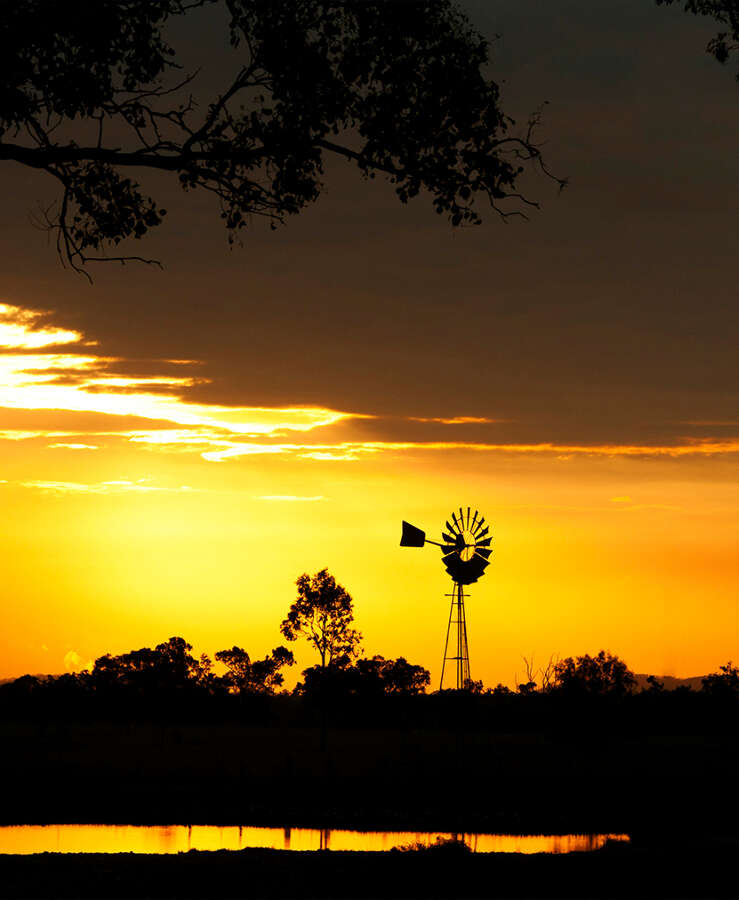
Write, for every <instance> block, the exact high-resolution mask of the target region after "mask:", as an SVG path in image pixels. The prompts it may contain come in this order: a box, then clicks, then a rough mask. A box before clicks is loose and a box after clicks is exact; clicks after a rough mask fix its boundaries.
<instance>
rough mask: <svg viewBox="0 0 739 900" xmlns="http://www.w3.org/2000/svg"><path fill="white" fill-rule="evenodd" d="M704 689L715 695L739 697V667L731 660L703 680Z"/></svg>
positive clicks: (707, 692)
mask: <svg viewBox="0 0 739 900" xmlns="http://www.w3.org/2000/svg"><path fill="white" fill-rule="evenodd" d="M702 689H703V691H704V692H705V693H706V694H711V695H712V696H714V697H739V668H738V667H737V666H735V665H733V663H732V662H731V660H729V662H727V663H726V665H725V666H719V671H718V672H712V673H711V674H710V675H706V677H705V678H704V679H703V680H702Z"/></svg>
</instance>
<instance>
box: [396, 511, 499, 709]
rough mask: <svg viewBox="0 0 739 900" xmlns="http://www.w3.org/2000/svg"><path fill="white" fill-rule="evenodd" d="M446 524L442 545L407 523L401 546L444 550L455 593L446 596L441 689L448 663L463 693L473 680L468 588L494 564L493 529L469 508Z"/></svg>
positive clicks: (445, 564) (445, 565)
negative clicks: (491, 560) (430, 546)
mask: <svg viewBox="0 0 739 900" xmlns="http://www.w3.org/2000/svg"><path fill="white" fill-rule="evenodd" d="M444 524H445V526H446V530H445V531H444V532H442V535H441V538H442V543H439V542H438V541H431V540H429V539H428V538H427V537H426V533H425V532H424V531H421V529H420V528H416V527H415V526H414V525H411V524H409V523H408V522H403V535H402V537H401V539H400V546H401V547H423V545H424V544H435V545H436V546H437V547H441V557H442V559H441V561H442V562H443V563H444V568H445V569H446V570H447V572H448V573H449V574H450V575H451V578H452V584H453V588H452V593H451V594H445V596H446V597H451V600H452V603H451V608H450V610H449V621H448V623H447V629H446V641H445V643H444V658H443V660H442V664H441V681H440V683H439V690H443V688H444V675H445V674H446V672H447V663H450V664H451V663H453V664H454V671H455V687H456V689H457V690H458V691H461V690H464V689H465V688H467V687H468V685H469V684H470V681H471V678H470V651H469V644H468V642H467V616H466V614H465V609H464V600H465V597H468V596H469V594H465V593H464V587H465V585H468V584H473V583H474V582H475V581H477V579H478V578H480V577H481V576H482V575H483V574H484V572H485V569H486V568H487V567H488V565H489V564H490V563H489V557H490V554H491V553H492V552H493V551H492V549H491V547H490V544H491V543H492V537H489V533H490V526H489V525H486V524H485V517H484V516H481V515H480V514H479V513H478V512H477V510H475V512H474V514H473V513H472V509H471V507H469V506H468V507H467V511H466V512H465V510H464V509H463V508H462V507H461V506H460V507H459V515H457V513H456V512H453V513H452V514H451V516H450V517H449V519H447V521H446V522H445V523H444ZM450 639H451V651H452V652H451V653H450ZM449 668H451V666H449Z"/></svg>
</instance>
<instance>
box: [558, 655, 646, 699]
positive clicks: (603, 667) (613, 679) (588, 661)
mask: <svg viewBox="0 0 739 900" xmlns="http://www.w3.org/2000/svg"><path fill="white" fill-rule="evenodd" d="M635 685H636V679H635V678H634V673H633V672H631V671H630V670H629V668H628V666H627V665H626V663H625V662H624V661H623V660H621V659H619V658H618V656H615V655H614V654H612V653H608V652H607V651H605V650H601V651H600V653H598V655H597V656H589V655H588V654H587V653H586V654H585V655H584V656H578V657H575V658H574V659H573V657H571V656H568V657H567V658H566V659H561V660H559V662H556V663H555V664H554V677H553V679H552V689H553V690H557V691H562V692H565V693H567V694H570V695H590V696H593V695H599V696H603V695H608V696H611V697H620V696H623V695H625V694H629V693H631V691H632V690H633V689H634V686H635Z"/></svg>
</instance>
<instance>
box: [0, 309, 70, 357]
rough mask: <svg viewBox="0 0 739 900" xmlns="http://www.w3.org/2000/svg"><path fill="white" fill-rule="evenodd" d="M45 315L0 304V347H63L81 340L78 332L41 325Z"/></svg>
mask: <svg viewBox="0 0 739 900" xmlns="http://www.w3.org/2000/svg"><path fill="white" fill-rule="evenodd" d="M45 315H46V314H45V313H42V312H36V311H34V310H29V309H21V307H19V306H12V305H10V304H8V303H0V347H7V348H13V349H25V348H28V349H35V348H38V347H52V346H63V345H64V344H75V343H77V342H79V341H81V340H82V335H81V334H80V333H79V332H78V331H70V330H69V329H66V328H53V327H50V326H47V325H42V324H41V322H42V320H43V319H44V317H45Z"/></svg>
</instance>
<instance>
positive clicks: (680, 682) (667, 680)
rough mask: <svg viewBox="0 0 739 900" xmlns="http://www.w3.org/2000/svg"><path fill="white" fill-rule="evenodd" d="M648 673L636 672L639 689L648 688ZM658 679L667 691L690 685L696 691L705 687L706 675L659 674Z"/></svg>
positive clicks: (635, 676)
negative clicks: (674, 675) (674, 676)
mask: <svg viewBox="0 0 739 900" xmlns="http://www.w3.org/2000/svg"><path fill="white" fill-rule="evenodd" d="M648 677H649V676H648V675H637V674H634V678H636V686H637V687H638V688H639V690H646V689H647V688H648V687H649V685H648V684H647V678H648ZM656 677H657V681H659V682H661V683H662V684H664V686H665V690H666V691H674V690H675V688H679V687H689V688H692V689H693V690H694V691H699V690H700V689H701V688H702V687H703V679H704V678H705V677H706V676H705V675H693V677H692V678H673V676H672V675H657V676H656Z"/></svg>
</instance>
